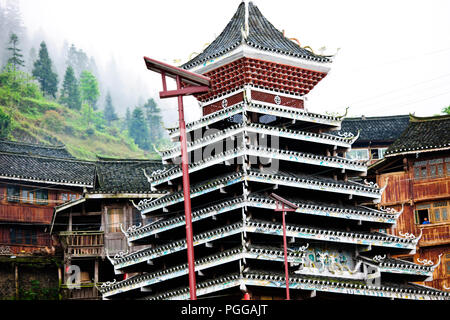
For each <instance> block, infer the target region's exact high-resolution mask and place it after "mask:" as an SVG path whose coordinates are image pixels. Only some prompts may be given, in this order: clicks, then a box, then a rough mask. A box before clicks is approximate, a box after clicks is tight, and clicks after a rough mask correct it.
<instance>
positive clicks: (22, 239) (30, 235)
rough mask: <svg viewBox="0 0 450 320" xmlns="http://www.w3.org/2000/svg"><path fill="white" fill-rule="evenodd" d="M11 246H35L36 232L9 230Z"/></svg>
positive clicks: (30, 230)
mask: <svg viewBox="0 0 450 320" xmlns="http://www.w3.org/2000/svg"><path fill="white" fill-rule="evenodd" d="M9 242H10V243H11V244H37V231H36V230H33V229H15V228H11V229H9Z"/></svg>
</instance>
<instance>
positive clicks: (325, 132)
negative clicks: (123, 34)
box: [99, 2, 448, 299]
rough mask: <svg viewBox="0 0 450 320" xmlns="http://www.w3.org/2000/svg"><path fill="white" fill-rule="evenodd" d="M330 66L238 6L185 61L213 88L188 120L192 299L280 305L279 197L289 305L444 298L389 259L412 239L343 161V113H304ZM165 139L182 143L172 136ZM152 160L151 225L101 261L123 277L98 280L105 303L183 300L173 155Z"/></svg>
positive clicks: (353, 165)
mask: <svg viewBox="0 0 450 320" xmlns="http://www.w3.org/2000/svg"><path fill="white" fill-rule="evenodd" d="M330 62H331V57H325V56H321V55H317V54H315V53H313V52H312V51H311V50H308V49H306V48H304V47H301V46H300V45H299V44H298V43H296V42H294V41H292V40H291V39H288V38H286V37H285V36H284V35H283V33H282V32H280V31H278V30H277V29H276V28H275V27H274V26H273V25H272V24H271V23H270V22H269V21H268V20H267V19H266V18H265V17H264V16H263V15H262V14H261V12H260V11H259V9H258V8H257V7H256V6H255V5H254V4H253V3H252V2H250V3H246V2H242V3H241V4H240V5H239V7H238V10H237V11H236V13H235V15H234V16H233V18H232V19H231V21H230V22H229V23H228V25H227V26H226V27H225V29H224V31H223V32H222V33H221V34H220V35H219V36H218V37H217V39H216V40H214V41H213V42H212V43H211V45H210V46H209V47H207V48H206V49H205V50H204V51H203V52H202V53H200V54H199V55H198V56H197V57H195V58H193V59H192V60H190V61H188V62H186V63H185V64H183V65H182V67H183V68H185V69H188V70H190V71H193V72H197V73H200V74H203V75H206V76H208V77H209V78H210V79H211V84H212V86H211V91H210V92H208V93H206V94H200V95H197V99H198V100H199V102H200V105H201V107H202V109H203V117H202V118H201V119H199V120H197V121H194V122H191V123H188V124H187V125H186V127H187V136H188V137H187V138H188V141H189V142H188V146H187V152H188V157H189V159H190V165H189V176H190V181H191V190H190V194H191V199H192V200H191V204H192V211H193V212H192V224H193V231H194V239H193V245H194V252H195V270H196V277H197V296H199V297H200V296H201V297H205V298H208V297H209V298H213V297H217V296H221V297H227V298H235V299H241V298H242V297H243V295H244V293H245V294H249V295H250V296H251V298H252V299H262V298H267V297H271V298H284V295H285V290H284V288H285V286H286V278H285V274H284V273H283V265H284V255H283V240H282V239H283V238H282V236H283V228H282V222H281V213H280V212H276V211H275V208H276V206H277V204H276V202H275V200H274V199H273V198H272V197H270V195H271V194H272V193H276V194H277V195H280V196H282V197H283V198H285V199H287V200H289V201H290V202H291V203H294V204H295V205H296V206H297V209H296V210H295V212H289V213H288V214H287V216H286V234H287V237H288V239H289V243H288V251H287V252H288V253H287V255H288V261H289V281H290V284H289V287H290V290H291V297H292V298H293V299H305V298H309V297H311V296H316V297H329V295H331V296H333V295H336V294H341V295H343V296H345V297H348V298H350V297H354V296H359V297H388V298H405V299H448V294H447V293H444V292H440V291H437V290H434V289H431V288H426V287H423V286H419V285H415V284H411V283H410V282H413V281H414V282H415V281H424V280H425V279H428V278H429V277H431V275H432V272H433V267H434V266H429V265H427V266H421V265H417V264H413V263H410V262H406V261H401V260H398V259H392V258H391V254H407V253H411V252H414V250H415V249H416V245H417V242H418V240H419V239H420V235H405V236H404V237H397V236H393V235H390V234H387V233H385V232H383V230H385V229H387V228H390V227H391V226H393V225H394V224H395V223H396V220H397V218H398V217H399V215H400V214H401V211H400V212H396V211H393V210H383V209H375V207H374V206H373V204H375V203H377V202H379V201H380V198H381V195H382V193H383V191H384V190H383V189H380V188H379V187H378V186H377V185H375V184H371V183H368V182H364V181H365V180H364V176H365V174H366V170H367V169H366V167H365V166H364V165H362V164H361V163H360V162H357V161H352V160H349V159H346V158H344V157H341V156H339V154H342V153H345V152H347V151H349V150H350V149H351V146H352V144H353V142H354V141H355V140H356V139H357V138H358V137H357V136H355V135H354V134H350V133H349V134H346V133H342V132H340V133H339V134H330V133H329V132H330V131H337V130H340V129H341V122H342V117H335V116H329V115H321V114H315V113H312V112H308V111H306V110H305V109H304V95H305V94H307V93H308V92H309V91H310V90H311V89H312V88H313V87H314V86H315V85H316V84H317V83H318V82H319V81H320V80H321V79H322V78H323V77H325V76H326V74H327V72H328V70H329V64H330ZM169 135H170V137H171V138H172V139H173V141H178V139H179V131H178V129H176V128H174V129H170V130H169ZM160 154H161V157H162V161H163V163H164V164H165V165H166V167H165V168H164V169H160V170H157V171H153V172H147V171H146V172H145V173H144V174H145V176H146V177H147V179H148V184H149V188H151V189H152V190H158V191H161V192H165V194H164V195H162V196H161V197H160V198H158V199H155V200H142V201H140V202H139V203H138V204H136V206H137V208H138V209H139V210H140V211H141V213H142V215H143V216H145V217H152V218H153V222H152V223H151V224H147V225H139V226H135V227H131V228H129V229H128V230H127V231H126V232H125V234H126V236H127V239H128V241H129V244H130V250H129V251H128V252H126V253H122V254H118V255H116V256H115V257H110V259H111V262H112V264H113V266H114V269H115V271H116V273H117V274H123V273H125V274H127V275H129V276H128V277H127V279H125V280H122V281H119V282H116V281H114V282H110V283H105V284H103V286H102V287H101V288H99V289H100V291H101V292H102V294H103V297H104V298H105V299H120V298H140V299H187V298H189V287H188V265H187V262H186V238H185V233H184V230H185V216H184V211H183V210H184V206H183V202H184V196H183V192H182V172H181V169H180V168H179V161H180V148H179V147H178V146H175V147H174V148H172V149H170V150H164V151H160ZM354 177H356V178H358V179H354ZM357 181H359V182H357ZM361 181H362V182H361ZM133 245H146V247H145V248H144V249H140V250H133ZM312 293H313V294H312Z"/></svg>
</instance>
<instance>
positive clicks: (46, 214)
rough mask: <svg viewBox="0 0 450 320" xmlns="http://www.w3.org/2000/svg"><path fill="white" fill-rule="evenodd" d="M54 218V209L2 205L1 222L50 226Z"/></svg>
mask: <svg viewBox="0 0 450 320" xmlns="http://www.w3.org/2000/svg"><path fill="white" fill-rule="evenodd" d="M52 217H53V207H49V206H37V205H26V204H24V205H18V204H9V203H8V204H4V203H2V204H1V205H0V220H1V221H11V222H12V221H14V222H35V223H45V224H50V223H51V221H52Z"/></svg>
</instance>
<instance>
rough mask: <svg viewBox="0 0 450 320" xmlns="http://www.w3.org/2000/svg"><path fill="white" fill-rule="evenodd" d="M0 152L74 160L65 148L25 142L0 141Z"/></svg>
mask: <svg viewBox="0 0 450 320" xmlns="http://www.w3.org/2000/svg"><path fill="white" fill-rule="evenodd" d="M0 152H9V153H21V154H28V155H35V156H42V157H53V158H64V159H75V157H74V156H72V155H71V154H70V153H69V152H68V151H67V149H66V147H65V146H45V145H39V144H32V143H26V142H17V141H9V140H0Z"/></svg>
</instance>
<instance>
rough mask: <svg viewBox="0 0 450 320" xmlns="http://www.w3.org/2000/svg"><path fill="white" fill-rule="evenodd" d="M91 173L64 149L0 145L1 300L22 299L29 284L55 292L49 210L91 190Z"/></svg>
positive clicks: (56, 274) (56, 267)
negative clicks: (46, 287) (35, 282)
mask: <svg viewBox="0 0 450 320" xmlns="http://www.w3.org/2000/svg"><path fill="white" fill-rule="evenodd" d="M94 172H95V167H94V165H93V164H92V163H89V162H85V161H79V160H76V159H74V158H73V157H72V156H71V155H70V154H69V152H67V150H66V149H65V148H64V147H48V146H41V145H36V144H28V143H20V142H12V141H0V264H1V265H2V270H1V272H2V277H1V278H2V279H3V281H5V283H1V286H0V287H1V288H2V289H1V292H0V296H2V297H3V298H8V297H15V298H21V297H22V296H23V292H24V291H25V290H31V289H30V282H31V281H32V280H33V281H40V282H41V285H42V286H44V287H45V286H46V284H45V283H44V282H46V283H47V286H52V287H53V288H56V289H57V288H58V280H60V279H61V270H60V269H59V264H58V256H57V249H58V244H57V243H56V242H55V239H52V238H51V236H50V233H49V229H50V224H51V220H52V216H53V209H54V207H55V206H57V205H60V204H62V203H64V202H66V201H70V200H71V199H77V198H80V197H81V195H82V193H83V192H84V191H86V190H88V189H91V188H93V186H94ZM32 264H34V266H35V268H34V267H30V266H31V265H32ZM44 265H47V267H46V270H47V271H48V273H47V274H46V275H45V276H44V274H43V273H42V272H41V269H39V268H42V266H44ZM50 270H51V271H50ZM11 275H13V276H11ZM0 282H2V281H1V280H0ZM50 283H52V284H50ZM56 292H57V290H56Z"/></svg>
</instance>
